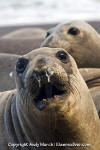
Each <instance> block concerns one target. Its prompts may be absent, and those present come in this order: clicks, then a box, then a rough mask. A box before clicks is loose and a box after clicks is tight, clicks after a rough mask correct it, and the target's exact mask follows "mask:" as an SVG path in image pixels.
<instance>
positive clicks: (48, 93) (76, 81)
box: [0, 48, 100, 150]
mask: <svg viewBox="0 0 100 150" xmlns="http://www.w3.org/2000/svg"><path fill="white" fill-rule="evenodd" d="M15 79H16V88H17V89H16V90H13V91H7V92H3V93H0V149H2V150H8V149H9V148H10V149H13V147H12V146H11V144H13V143H36V142H37V143H40V142H41V143H43V142H44V143H47V144H50V143H53V144H54V145H53V146H54V147H52V146H51V147H48V149H49V150H52V149H54V150H58V149H61V150H63V149H64V150H72V149H73V150H76V147H74V146H75V144H77V143H79V144H80V146H81V147H80V146H79V147H77V149H78V150H80V149H81V150H83V149H84V146H83V147H82V144H88V146H87V147H86V149H87V150H96V149H98V150H99V149H100V120H99V118H98V114H97V111H96V108H95V105H94V103H93V101H92V98H91V95H90V93H89V90H88V88H87V85H86V84H85V82H84V80H83V78H82V77H81V75H80V73H79V71H78V69H77V66H76V63H75V61H74V59H73V58H72V57H71V56H70V55H69V54H68V53H67V52H66V51H65V50H63V49H59V48H57V49H54V48H41V49H37V50H34V51H32V52H30V53H28V54H26V55H24V56H22V57H20V58H19V59H18V61H17V63H16V68H15ZM8 143H9V148H8ZM59 143H61V144H63V143H65V144H68V143H72V145H73V143H74V146H73V147H71V146H69V147H68V145H65V146H63V147H62V146H61V147H59V146H58V147H57V145H59ZM89 144H90V145H89ZM17 146H18V145H17ZM28 146H29V145H28ZM14 148H16V147H14ZM25 148H26V149H28V150H29V149H33V150H34V149H35V150H38V149H39V150H45V149H47V147H45V146H44V147H42V146H41V147H31V146H30V147H27V145H26V147H25ZM16 149H21V145H20V146H18V147H17V148H16Z"/></svg>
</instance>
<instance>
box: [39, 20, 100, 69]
mask: <svg viewBox="0 0 100 150" xmlns="http://www.w3.org/2000/svg"><path fill="white" fill-rule="evenodd" d="M48 33H49V34H47V36H46V39H45V40H44V42H43V43H42V45H41V47H55V48H57V47H59V48H64V49H65V50H67V49H69V51H68V52H69V53H70V54H71V55H72V56H73V57H74V59H75V61H76V63H77V65H78V67H79V68H99V67H100V35H99V34H98V33H97V32H96V30H95V29H94V28H93V27H92V26H90V25H89V24H88V23H86V22H84V21H72V22H69V23H68V22H64V23H61V24H59V25H57V26H56V27H55V28H53V29H51V30H50V31H48Z"/></svg>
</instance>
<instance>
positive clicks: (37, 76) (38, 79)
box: [32, 71, 41, 87]
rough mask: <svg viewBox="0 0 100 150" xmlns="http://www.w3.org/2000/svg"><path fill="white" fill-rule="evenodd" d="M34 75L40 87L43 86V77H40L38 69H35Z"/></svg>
mask: <svg viewBox="0 0 100 150" xmlns="http://www.w3.org/2000/svg"><path fill="white" fill-rule="evenodd" d="M32 77H33V78H35V79H36V80H37V81H38V83H39V87H40V86H41V79H40V76H39V73H38V71H33V73H32Z"/></svg>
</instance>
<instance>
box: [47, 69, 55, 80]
mask: <svg viewBox="0 0 100 150" xmlns="http://www.w3.org/2000/svg"><path fill="white" fill-rule="evenodd" d="M53 73H54V71H52V70H51V69H50V68H47V69H46V77H47V78H48V82H50V77H51V76H52V75H53Z"/></svg>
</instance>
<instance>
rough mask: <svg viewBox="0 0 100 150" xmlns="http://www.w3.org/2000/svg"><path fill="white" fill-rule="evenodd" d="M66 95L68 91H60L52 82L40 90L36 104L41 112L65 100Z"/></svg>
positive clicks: (35, 99) (35, 100)
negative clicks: (54, 103) (52, 104)
mask: <svg viewBox="0 0 100 150" xmlns="http://www.w3.org/2000/svg"><path fill="white" fill-rule="evenodd" d="M66 94H67V91H66V90H60V89H58V88H57V87H56V86H55V85H53V84H52V83H51V82H47V83H45V84H44V85H43V86H42V87H40V88H39V93H38V95H37V96H36V97H35V98H34V104H35V106H36V107H37V108H38V109H39V110H43V109H44V108H46V107H47V106H48V105H50V104H51V103H53V102H55V101H59V100H60V101H61V100H63V99H64V98H65V96H66Z"/></svg>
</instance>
